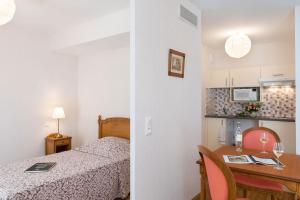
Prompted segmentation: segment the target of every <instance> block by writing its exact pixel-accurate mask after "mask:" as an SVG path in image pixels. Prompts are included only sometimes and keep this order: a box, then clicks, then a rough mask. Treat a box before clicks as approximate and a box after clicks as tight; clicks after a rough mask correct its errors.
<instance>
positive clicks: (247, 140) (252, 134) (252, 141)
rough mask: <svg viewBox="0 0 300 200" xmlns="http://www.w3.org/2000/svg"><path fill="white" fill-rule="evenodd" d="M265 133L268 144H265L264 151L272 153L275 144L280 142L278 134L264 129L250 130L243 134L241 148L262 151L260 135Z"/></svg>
mask: <svg viewBox="0 0 300 200" xmlns="http://www.w3.org/2000/svg"><path fill="white" fill-rule="evenodd" d="M263 133H266V134H267V135H268V136H269V141H268V143H266V144H265V150H266V151H273V146H274V144H275V143H276V142H280V138H279V136H278V134H277V133H276V132H275V131H273V130H271V129H269V128H265V127H256V128H250V129H247V130H245V131H244V132H243V148H246V149H255V150H259V151H260V150H262V148H263V145H262V143H261V142H260V137H261V134H263Z"/></svg>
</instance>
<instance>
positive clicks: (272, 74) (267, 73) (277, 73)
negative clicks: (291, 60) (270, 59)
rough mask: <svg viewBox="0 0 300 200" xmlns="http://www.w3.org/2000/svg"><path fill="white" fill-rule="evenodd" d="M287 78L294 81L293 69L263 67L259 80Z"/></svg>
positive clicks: (287, 67)
mask: <svg viewBox="0 0 300 200" xmlns="http://www.w3.org/2000/svg"><path fill="white" fill-rule="evenodd" d="M272 78H288V79H295V68H294V67H292V66H263V67H262V68H261V79H272Z"/></svg>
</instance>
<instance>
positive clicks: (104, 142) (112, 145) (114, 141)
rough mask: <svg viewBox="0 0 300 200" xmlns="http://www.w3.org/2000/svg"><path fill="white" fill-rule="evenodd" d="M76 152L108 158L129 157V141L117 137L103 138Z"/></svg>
mask: <svg viewBox="0 0 300 200" xmlns="http://www.w3.org/2000/svg"><path fill="white" fill-rule="evenodd" d="M76 150H77V151H81V152H84V153H89V154H94V155H98V156H104V157H108V158H116V157H129V154H130V141H129V140H126V139H123V138H118V137H104V138H101V139H98V140H96V141H95V142H92V143H89V144H87V145H83V146H81V147H79V148H77V149H76Z"/></svg>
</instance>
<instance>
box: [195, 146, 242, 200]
mask: <svg viewBox="0 0 300 200" xmlns="http://www.w3.org/2000/svg"><path fill="white" fill-rule="evenodd" d="M198 149H199V153H200V156H201V159H202V162H203V165H204V168H205V173H206V175H205V176H206V178H207V180H208V186H209V191H210V196H211V199H212V200H247V199H246V198H236V184H235V181H234V178H233V175H232V173H231V171H230V169H229V168H228V167H227V166H226V165H225V163H224V162H223V161H221V160H220V159H219V158H218V157H217V156H216V155H215V154H214V153H213V152H211V151H210V150H208V149H207V148H205V147H204V146H198Z"/></svg>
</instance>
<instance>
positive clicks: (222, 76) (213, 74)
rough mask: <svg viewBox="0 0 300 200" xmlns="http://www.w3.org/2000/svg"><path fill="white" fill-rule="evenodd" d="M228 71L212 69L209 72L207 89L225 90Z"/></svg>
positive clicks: (227, 82) (227, 84)
mask: <svg viewBox="0 0 300 200" xmlns="http://www.w3.org/2000/svg"><path fill="white" fill-rule="evenodd" d="M229 79H230V77H229V70H228V69H213V70H210V72H209V79H208V87H209V88H227V87H230V85H229Z"/></svg>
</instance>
